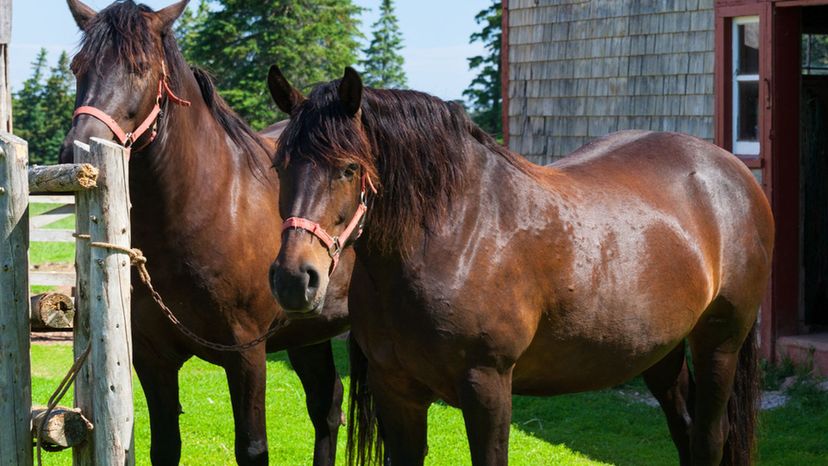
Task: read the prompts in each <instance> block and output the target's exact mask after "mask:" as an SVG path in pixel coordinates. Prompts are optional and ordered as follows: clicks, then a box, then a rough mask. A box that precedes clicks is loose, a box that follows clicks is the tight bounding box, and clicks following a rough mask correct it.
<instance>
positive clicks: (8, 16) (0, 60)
mask: <svg viewBox="0 0 828 466" xmlns="http://www.w3.org/2000/svg"><path fill="white" fill-rule="evenodd" d="M11 20H12V0H0V131H5V132H9V133H11V132H12V106H11V86H10V85H9V44H10V43H11Z"/></svg>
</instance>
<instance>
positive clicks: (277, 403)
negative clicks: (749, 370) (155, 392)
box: [32, 341, 828, 465]
mask: <svg viewBox="0 0 828 466" xmlns="http://www.w3.org/2000/svg"><path fill="white" fill-rule="evenodd" d="M335 355H336V358H337V366H338V367H340V370H341V372H343V373H347V363H346V357H347V356H346V350H345V344H344V342H342V341H336V342H335ZM70 363H71V347H69V346H39V345H34V346H33V348H32V367H33V399H34V402H35V403H36V404H43V403H45V402H46V400H47V399H48V397H49V395H50V394H51V390H53V389H54V387H56V386H57V384H58V383H59V381H60V379H61V378H62V377H63V374H64V371H65V370H66V369H67V368H68V367H69V365H70ZM267 377H268V378H267V419H268V441H269V446H270V463H271V464H277V465H302V464H310V460H311V456H312V448H313V445H312V439H313V429H312V427H311V424H310V421H309V420H308V418H307V414H306V412H305V404H304V393H303V392H302V388H301V385H300V383H299V380H298V378H297V377H296V375H295V374H294V373H293V371H292V370H291V368H290V364H289V363H288V362H287V358H286V355H285V354H284V353H278V354H273V355H270V356H269V358H268V376H267ZM135 380H136V382H135V387H136V390H135V408H136V415H135V419H136V425H135V443H136V452H137V458H136V460H137V464H149V419H148V414H147V408H146V401H145V399H144V396H143V392H142V391H141V389H140V385H139V384H138V382H137V378H136V379H135ZM179 380H180V386H181V404H182V406H183V408H184V414H183V415H182V416H181V431H182V438H183V445H184V446H183V453H182V464H185V465H201V464H210V465H221V464H235V462H234V459H233V422H232V415H231V408H230V399H229V395H228V391H227V383H226V380H225V377H224V371H223V370H222V369H221V368H219V367H217V366H213V365H210V364H208V363H206V362H203V361H200V360H195V359H193V360H191V361H189V362H187V363H186V364H185V365H184V368H183V370H182V371H181V373H180V376H179ZM345 384H346V386H347V377H346V378H345ZM626 388H633V389H636V390H639V389H643V386H642V385H641V384H640V383H637V382H634V383H633V384H632V386H631V387H630V386H628V387H626ZM793 392H794V394H795V396H794V399H793V400H792V401H791V402H790V403H789V404H788V405H787V406H785V407H783V408H779V409H776V410H772V411H768V412H764V413H762V416H761V429H760V444H759V456H760V460H759V464H762V465H802V464H828V442H825V437H824V435H825V432H826V431H828V395H826V394H825V393H820V392H817V391H815V390H814V389H813V385H806V384H802V386H801V387H799V386H798V387H796V388H795V389H794V390H793ZM68 396H71V391H70V395H68ZM61 404H63V405H71V400H70V399H65V400H64V401H63V402H62V403H61ZM344 444H345V439H344V429H342V431H340V438H339V453H338V461H337V463H338V464H343V462H344V453H343V452H344ZM428 444H429V455H428V458H427V461H426V464H430V465H458V464H469V463H470V459H469V453H468V445H467V442H466V438H465V428H464V425H463V418H462V415H461V414H460V412H459V411H458V410H456V409H454V408H451V407H448V406H446V405H443V404H435V405H433V406H432V407H431V410H430V411H429V435H428ZM509 449H510V464H513V465H541V464H564V465H598V464H617V465H666V464H675V463H676V457H675V452H674V450H673V445H672V443H671V442H670V440H669V436H668V433H667V429H666V427H665V425H664V420H663V417H662V415H661V412H660V410H658V409H657V408H650V407H648V406H646V405H643V404H639V403H632V402H630V401H629V400H627V399H626V398H624V397H623V396H622V395H620V394H619V393H618V392H617V391H614V390H605V391H600V392H591V393H583V394H577V395H566V396H559V397H552V398H531V397H520V396H516V397H514V409H513V421H512V431H511V438H510V445H509ZM45 455H46V456H45V462H44V463H45V464H46V465H69V464H71V454H70V453H69V452H68V451H67V452H61V453H45Z"/></svg>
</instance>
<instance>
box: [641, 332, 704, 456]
mask: <svg viewBox="0 0 828 466" xmlns="http://www.w3.org/2000/svg"><path fill="white" fill-rule="evenodd" d="M684 353H685V345H684V341H683V340H682V342H681V343H679V345H678V346H676V347H675V348H674V349H673V350H672V351H670V353H669V354H667V356H665V357H664V358H663V359H662V360H660V361H659V362H657V363H656V364H655V365H653V366H652V367H650V368H649V369H647V370H646V371H644V373H643V374H642V376H643V378H644V382H646V384H647V388H648V389H649V390H650V392H651V393H652V394H653V396H654V397H655V398H656V400H658V404H659V405H660V406H661V409H662V411H664V415H665V416H666V418H667V427H668V429H669V430H670V436H671V437H672V439H673V443H674V444H675V445H676V449H677V450H678V454H679V463H680V464H681V466H688V465H690V464H691V463H690V429H691V427H692V418H691V416H690V413H691V412H692V407H691V406H692V405H691V396H692V384H693V380H692V378H691V376H690V371H689V370H688V368H687V359H686V358H685V354H684Z"/></svg>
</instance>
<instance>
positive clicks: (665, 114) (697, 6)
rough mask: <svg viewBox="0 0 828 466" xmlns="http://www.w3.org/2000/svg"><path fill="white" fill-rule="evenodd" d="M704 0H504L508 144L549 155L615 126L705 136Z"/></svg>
mask: <svg viewBox="0 0 828 466" xmlns="http://www.w3.org/2000/svg"><path fill="white" fill-rule="evenodd" d="M713 18H714V13H713V0H640V1H639V0H510V1H509V29H508V32H509V37H508V40H509V99H510V100H509V109H508V111H509V137H510V141H509V145H510V146H511V148H512V149H513V150H515V151H517V152H519V153H521V154H523V155H525V156H526V157H528V158H529V159H530V160H532V161H534V162H536V163H549V162H551V161H553V160H555V159H558V158H560V157H562V156H564V155H566V154H568V153H570V152H572V151H573V150H575V149H577V148H578V147H580V146H581V145H583V144H584V143H586V142H587V141H589V140H591V139H594V138H596V137H599V136H603V135H605V134H607V133H610V132H613V131H618V130H622V129H650V130H658V131H680V132H683V133H689V134H693V135H696V136H699V137H701V138H704V139H708V140H712V139H713Z"/></svg>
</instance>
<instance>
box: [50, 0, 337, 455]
mask: <svg viewBox="0 0 828 466" xmlns="http://www.w3.org/2000/svg"><path fill="white" fill-rule="evenodd" d="M68 3H69V7H70V9H71V11H72V14H73V15H74V17H75V20H76V22H77V23H78V26H79V27H80V29H81V30H82V31H83V33H84V37H83V42H82V44H81V48H80V51H79V53H78V54H77V56H76V57H75V58H74V61H73V64H72V66H73V71H74V72H75V74H76V76H77V105H78V107H79V109H78V112H81V113H79V114H78V116H77V117H76V118H75V120H74V125H73V127H72V129H71V131H69V133H68V134H67V136H66V142H65V145H64V150H63V151H62V154H61V160H62V161H64V162H66V161H71V159H72V151H71V144H72V141H73V140H76V139H78V140H81V141H86V140H88V138H90V137H93V136H95V137H100V138H104V139H113V133H117V131H114V130H112V129H110V127H114V128H118V127H119V128H122V132H123V133H126V131H132V130H133V129H134V128H138V127H141V126H144V127H146V128H147V130H146V131H145V132H143V134H138V133H139V131H133V136H132V137H130V138H129V139H130V140H126V141H123V142H125V143H126V144H131V143H133V142H134V145H133V149H132V156H131V159H130V162H129V172H130V173H129V183H130V197H131V200H132V203H133V209H132V225H133V230H132V240H133V244H134V245H135V246H136V247H139V248H141V249H142V250H143V251H144V253H145V254H146V256H147V257H148V259H149V263H148V268H149V272H150V274H151V275H152V278H153V283H154V284H155V286H156V287H157V288H158V290H159V292H160V293H161V295H162V296H163V297H164V299H165V300H166V301H167V303H168V304H169V305H170V307H171V308H172V311H173V312H174V313H175V315H176V316H177V317H178V319H179V320H180V321H181V322H183V324H184V325H185V326H186V327H188V328H189V329H191V330H192V331H193V332H195V333H196V334H197V335H199V336H201V337H203V338H205V339H207V340H210V341H214V342H218V343H223V344H237V343H245V342H248V341H250V340H253V339H255V338H257V337H258V336H260V335H262V334H264V333H266V332H267V331H268V329H269V328H271V326H276V325H283V324H284V323H285V322H287V318H286V314H285V312H283V310H282V309H280V308H279V307H278V305H277V304H276V303H275V302H274V300H273V298H272V297H271V295H270V290H269V287H268V281H267V277H266V274H267V270H268V267H269V266H270V259H271V258H272V254H275V253H276V251H277V248H278V244H279V234H278V227H279V222H280V219H279V215H278V211H277V209H276V207H275V206H271V202H270V200H271V199H273V197H274V196H278V192H279V184H278V180H277V179H276V176H275V173H274V172H273V171H272V170H263V169H262V167H267V168H269V166H270V160H269V156H270V154H269V152H268V151H272V150H273V148H274V147H275V144H274V142H273V141H272V140H268V139H266V138H261V137H259V136H258V135H256V134H254V133H252V132H251V130H250V129H249V128H248V127H247V126H246V124H245V123H244V122H243V121H242V120H241V119H240V118H239V117H238V116H237V115H236V114H235V113H233V112H232V111H231V110H230V109H229V108H228V107H227V104H226V103H225V102H224V101H223V100H222V99H221V97H219V96H218V94H217V93H216V90H215V88H214V86H213V83H212V82H211V80H210V78H209V77H208V76H207V75H206V74H205V73H204V72H202V71H200V70H198V69H192V70H191V68H190V67H189V66H188V65H187V64H186V63H185V61H184V59H183V57H182V55H181V53H180V51H179V50H178V46H177V45H176V43H175V39H174V37H173V33H172V31H171V26H172V24H173V22H174V21H175V19H176V18H177V17H178V16H179V15H180V14H181V12H182V11H183V10H184V8H185V6H186V3H187V2H186V1H183V2H179V3H176V4H174V5H172V6H169V7H167V8H164V9H161V10H159V11H158V12H153V11H152V10H151V9H149V8H148V7H146V6H143V5H136V4H134V3H133V2H131V1H125V2H118V3H114V4H112V5H110V6H109V7H107V8H106V9H104V10H102V11H100V12H99V13H95V12H94V11H93V10H92V9H90V8H89V7H88V6H86V5H84V4H82V3H81V2H80V1H77V0H69V1H68ZM159 83H160V85H159ZM167 88H169V90H167ZM159 89H160V91H159ZM159 95H160V96H161V97H160V98H159V101H160V107H161V109H162V111H163V113H162V114H161V116H160V117H159V118H157V119H156V120H154V121H152V119H151V118H150V119H148V115H152V113H153V109H154V105H155V103H156V98H157V97H158V96H159ZM185 101H189V102H191V105H190V106H189V107H187V106H185V105H186V102H185ZM81 107H88V108H87V109H85V110H84V109H82V108H81ZM89 108H93V109H98V110H99V111H100V112H101V113H103V114H106V115H109V116H111V117H112V119H113V120H114V122H115V123H116V125H113V124H112V123H111V122H109V123H104V122H103V121H102V120H101V119H99V118H98V116H95V115H92V114H90V113H94V110H89ZM101 118H103V119H105V117H101ZM147 121H150V124H149V126H146V125H143V124H142V123H144V122H147ZM153 126H154V127H155V129H153ZM280 130H281V128H280V127H276V128H275V129H274V134H278V133H279V132H280ZM153 133H155V135H153ZM122 136H123V135H122ZM121 139H122V138H121V137H118V139H117V140H118V141H119V142H122V141H121ZM131 139H135V141H132V140H131ZM346 259H347V260H345V261H344V262H343V264H342V265H341V266H340V270H338V271H337V274H336V275H335V277H334V283H335V284H334V285H332V286H334V287H335V289H336V291H334V292H333V295H331V296H330V298H329V299H328V301H327V305H326V306H325V311H324V312H323V314H322V316H320V317H319V318H317V319H311V320H308V321H295V322H293V323H291V324H290V325H289V326H287V327H286V328H284V329H281V330H279V331H277V332H276V333H275V334H274V335H273V336H272V337H271V338H270V339H268V340H267V343H266V347H265V345H258V346H256V347H255V348H252V349H250V350H247V351H244V352H232V351H231V352H223V351H216V350H213V349H209V348H205V347H203V346H200V345H198V344H196V343H194V342H193V341H191V340H189V339H188V338H186V337H184V336H183V335H182V334H181V333H179V331H178V330H177V329H175V328H174V327H173V326H172V325H171V324H170V323H169V321H168V320H167V319H166V318H165V317H164V315H163V314H162V312H161V310H160V309H159V308H158V306H156V304H155V303H154V302H153V301H152V299H151V296H150V294H149V293H148V292H147V290H146V288H145V287H144V286H143V285H142V284H141V283H139V280H138V278H137V276H136V277H134V278H133V283H134V284H135V285H134V287H135V291H134V294H133V304H132V321H133V326H132V329H133V339H134V341H133V344H134V364H135V369H136V371H137V372H138V376H139V378H140V380H141V385H142V387H143V389H144V393H145V394H146V398H147V404H148V408H149V413H150V424H151V431H152V447H151V457H152V461H153V463H154V464H178V463H179V458H180V455H181V436H180V432H179V421H178V417H179V414H180V412H181V409H180V406H179V398H178V370H179V369H180V368H181V366H182V364H183V363H184V362H185V361H186V360H187V359H189V358H190V357H192V356H193V355H195V356H197V357H199V358H202V359H204V360H207V361H209V362H211V363H213V364H217V365H220V366H222V367H223V368H224V369H225V371H226V374H227V380H228V384H229V388H230V395H231V397H232V406H233V415H234V420H235V434H236V439H235V446H236V459H237V461H238V462H239V463H240V464H267V460H268V455H267V437H266V433H265V369H266V366H265V356H266V351H267V352H273V351H280V350H283V349H288V355H289V357H290V361H291V363H292V364H293V367H294V369H295V370H296V373H297V374H298V375H299V378H300V379H301V381H302V384H303V386H304V388H305V392H306V395H307V407H308V412H309V414H310V417H311V420H312V422H313V425H314V428H315V430H316V444H315V449H314V464H333V462H334V456H335V453H336V436H337V432H338V429H339V425H340V417H341V411H340V407H341V401H342V385H341V382H340V380H339V376H338V375H337V373H336V369H335V367H334V363H333V357H332V352H331V345H330V341H329V339H330V338H331V337H333V336H335V335H337V334H339V333H342V332H343V331H345V330H346V329H347V325H348V320H347V308H346V306H345V304H346V302H345V296H346V293H347V281H348V276H349V274H350V269H351V267H352V266H351V263H352V260H353V259H352V257H349V258H346Z"/></svg>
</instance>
